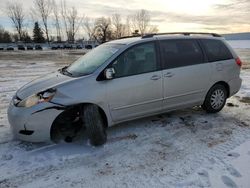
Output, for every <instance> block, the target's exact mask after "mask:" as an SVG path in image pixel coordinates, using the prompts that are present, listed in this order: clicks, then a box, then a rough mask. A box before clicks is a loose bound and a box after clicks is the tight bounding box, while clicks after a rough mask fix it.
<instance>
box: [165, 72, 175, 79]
mask: <svg viewBox="0 0 250 188" xmlns="http://www.w3.org/2000/svg"><path fill="white" fill-rule="evenodd" d="M173 76H174V73H172V72H167V73H166V74H164V77H167V78H171V77H173Z"/></svg>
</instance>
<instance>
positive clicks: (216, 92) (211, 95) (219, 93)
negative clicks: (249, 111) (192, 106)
mask: <svg viewBox="0 0 250 188" xmlns="http://www.w3.org/2000/svg"><path fill="white" fill-rule="evenodd" d="M227 94H228V91H227V89H226V88H225V86H223V85H221V84H217V85H214V86H213V87H212V88H211V89H210V90H209V91H208V93H207V96H206V98H205V101H204V103H203V105H202V108H203V109H204V110H206V111H207V112H208V113H217V112H219V111H221V110H222V108H223V107H224V106H225V103H226V100H227Z"/></svg>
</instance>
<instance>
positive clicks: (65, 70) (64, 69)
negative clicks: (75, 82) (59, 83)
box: [59, 66, 73, 76]
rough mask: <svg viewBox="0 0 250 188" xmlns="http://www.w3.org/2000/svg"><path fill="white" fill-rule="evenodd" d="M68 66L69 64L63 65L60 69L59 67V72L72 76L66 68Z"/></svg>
mask: <svg viewBox="0 0 250 188" xmlns="http://www.w3.org/2000/svg"><path fill="white" fill-rule="evenodd" d="M68 67H69V66H65V67H63V68H62V69H59V72H60V73H62V74H63V75H67V76H73V74H72V73H71V72H69V71H68V70H67V68H68Z"/></svg>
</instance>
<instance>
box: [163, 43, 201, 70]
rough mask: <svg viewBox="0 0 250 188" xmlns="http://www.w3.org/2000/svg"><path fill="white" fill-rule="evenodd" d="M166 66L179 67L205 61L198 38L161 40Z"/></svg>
mask: <svg viewBox="0 0 250 188" xmlns="http://www.w3.org/2000/svg"><path fill="white" fill-rule="evenodd" d="M160 44H161V52H162V56H163V63H164V68H177V67H183V66H190V65H195V64H200V63H203V62H204V61H203V54H202V51H201V48H200V46H199V44H198V42H197V41H196V40H191V39H190V40H183V39H178V40H165V41H160Z"/></svg>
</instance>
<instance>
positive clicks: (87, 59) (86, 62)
mask: <svg viewBox="0 0 250 188" xmlns="http://www.w3.org/2000/svg"><path fill="white" fill-rule="evenodd" d="M123 46H124V45H122V44H112V43H111V44H103V45H100V46H98V47H97V48H95V49H94V50H92V51H90V52H88V53H87V54H86V55H84V56H82V57H81V58H79V59H78V60H77V61H75V62H74V63H73V64H72V65H70V66H69V67H68V68H67V70H66V71H67V72H68V73H69V74H70V75H72V76H74V77H78V76H84V75H88V74H91V73H93V72H94V71H95V70H96V69H97V68H99V67H100V66H101V65H102V64H103V63H105V62H106V61H107V60H108V59H109V58H111V57H112V56H113V55H114V54H115V53H116V52H117V51H118V50H119V49H120V48H122V47H123Z"/></svg>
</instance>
